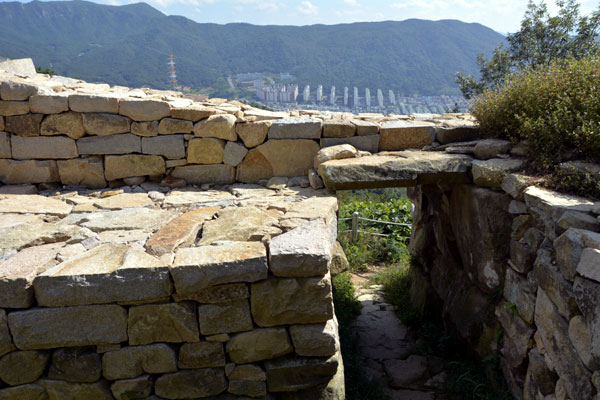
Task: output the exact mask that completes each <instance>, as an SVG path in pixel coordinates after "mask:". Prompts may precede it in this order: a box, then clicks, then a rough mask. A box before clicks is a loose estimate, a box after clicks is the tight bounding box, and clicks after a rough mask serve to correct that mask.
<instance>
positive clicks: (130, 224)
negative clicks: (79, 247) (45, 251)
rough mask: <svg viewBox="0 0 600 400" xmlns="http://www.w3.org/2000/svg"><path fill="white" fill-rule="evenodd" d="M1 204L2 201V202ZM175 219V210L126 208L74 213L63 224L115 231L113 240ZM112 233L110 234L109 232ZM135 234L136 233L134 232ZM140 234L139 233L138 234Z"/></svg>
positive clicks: (142, 237) (151, 228) (101, 230)
mask: <svg viewBox="0 0 600 400" xmlns="http://www.w3.org/2000/svg"><path fill="white" fill-rule="evenodd" d="M0 203H1V200H0ZM173 217H175V212H174V211H173V210H157V209H151V208H124V209H122V210H114V211H113V210H110V211H101V212H89V213H81V214H76V213H73V214H71V215H69V216H68V217H67V218H64V219H63V220H62V221H61V222H62V224H77V225H79V226H81V227H84V228H88V229H91V230H92V231H94V232H104V231H115V233H114V236H113V237H111V240H116V239H115V237H116V236H118V235H121V234H122V233H123V232H118V231H126V230H128V231H136V230H138V231H143V234H144V235H149V232H150V231H152V230H154V229H158V227H160V226H162V225H164V224H165V223H166V222H168V221H169V220H170V219H171V218H173ZM107 233H110V232H107ZM133 233H134V234H135V233H136V232H133ZM137 233H139V232H137ZM146 238H147V237H144V236H140V235H137V236H135V239H133V241H138V240H146Z"/></svg>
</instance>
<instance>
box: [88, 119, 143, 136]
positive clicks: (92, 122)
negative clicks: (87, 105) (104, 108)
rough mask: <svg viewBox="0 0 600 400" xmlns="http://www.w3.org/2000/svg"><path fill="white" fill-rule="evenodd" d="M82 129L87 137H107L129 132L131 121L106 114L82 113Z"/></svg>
mask: <svg viewBox="0 0 600 400" xmlns="http://www.w3.org/2000/svg"><path fill="white" fill-rule="evenodd" d="M82 117H83V127H84V128H85V131H86V132H87V133H88V134H89V135H98V136H108V135H115V134H118V133H127V132H129V131H130V127H131V120H130V119H129V118H127V117H123V116H121V115H115V114H106V113H84V114H82Z"/></svg>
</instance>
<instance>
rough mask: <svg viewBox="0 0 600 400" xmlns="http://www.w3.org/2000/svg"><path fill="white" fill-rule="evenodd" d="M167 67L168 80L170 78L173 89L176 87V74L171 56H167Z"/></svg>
mask: <svg viewBox="0 0 600 400" xmlns="http://www.w3.org/2000/svg"><path fill="white" fill-rule="evenodd" d="M167 65H168V66H169V78H171V83H172V84H173V86H174V87H177V74H176V73H175V61H174V60H173V54H171V55H170V56H169V62H168V63H167Z"/></svg>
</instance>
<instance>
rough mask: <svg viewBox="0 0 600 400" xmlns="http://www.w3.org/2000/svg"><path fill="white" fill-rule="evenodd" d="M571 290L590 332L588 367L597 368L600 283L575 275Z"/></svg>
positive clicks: (599, 347) (599, 342)
mask: <svg viewBox="0 0 600 400" xmlns="http://www.w3.org/2000/svg"><path fill="white" fill-rule="evenodd" d="M573 291H574V293H575V298H576V300H577V305H578V306H579V309H580V310H581V312H582V313H583V316H584V318H585V322H586V325H587V328H588V330H589V333H590V344H589V348H590V351H589V357H590V358H589V360H590V367H591V369H592V370H598V369H599V368H600V365H599V364H600V312H599V311H600V310H599V309H600V305H599V304H600V285H598V284H597V283H596V282H594V281H590V280H588V279H585V278H581V277H577V278H575V283H574V285H573Z"/></svg>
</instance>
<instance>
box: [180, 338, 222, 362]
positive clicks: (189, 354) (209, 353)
mask: <svg viewBox="0 0 600 400" xmlns="http://www.w3.org/2000/svg"><path fill="white" fill-rule="evenodd" d="M178 366H179V368H181V369H196V368H209V367H224V366H225V351H224V350H223V344H222V343H218V342H200V343H184V344H183V345H182V346H181V349H180V350H179V364H178Z"/></svg>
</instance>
